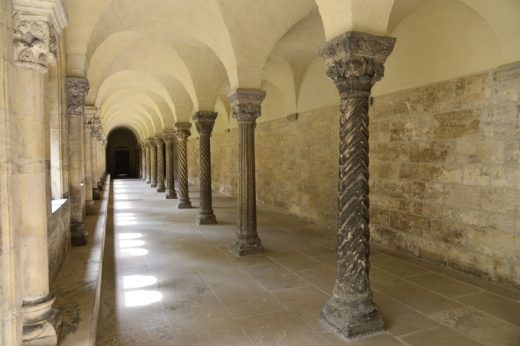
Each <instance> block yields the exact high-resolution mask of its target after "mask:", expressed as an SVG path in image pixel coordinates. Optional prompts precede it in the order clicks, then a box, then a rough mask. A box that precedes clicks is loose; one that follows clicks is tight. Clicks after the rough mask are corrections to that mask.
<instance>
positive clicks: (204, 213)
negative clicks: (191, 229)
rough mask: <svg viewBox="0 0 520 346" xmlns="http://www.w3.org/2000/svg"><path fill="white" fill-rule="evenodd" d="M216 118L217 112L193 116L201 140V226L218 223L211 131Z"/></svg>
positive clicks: (199, 218)
mask: <svg viewBox="0 0 520 346" xmlns="http://www.w3.org/2000/svg"><path fill="white" fill-rule="evenodd" d="M216 118H217V113H216V112H196V113H195V114H194V115H193V120H195V126H196V128H197V131H198V132H199V140H200V164H199V166H200V209H199V213H198V214H197V223H198V224H199V225H214V224H216V223H217V218H216V217H215V214H214V212H213V206H212V196H211V131H213V126H214V125H215V119H216Z"/></svg>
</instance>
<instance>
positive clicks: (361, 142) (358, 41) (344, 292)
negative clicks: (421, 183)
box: [319, 32, 395, 338]
mask: <svg viewBox="0 0 520 346" xmlns="http://www.w3.org/2000/svg"><path fill="white" fill-rule="evenodd" d="M394 43H395V39H394V38H390V37H380V36H373V35H369V34H366V33H361V32H347V33H345V34H343V35H341V36H339V37H337V38H335V39H333V40H332V41H330V42H327V43H326V44H325V46H323V47H322V48H321V49H320V51H319V55H320V56H321V57H322V58H323V60H324V61H325V64H326V67H327V76H328V77H329V78H330V79H332V81H334V83H335V84H336V87H337V88H338V91H339V95H340V98H341V118H340V132H339V137H340V144H339V166H340V167H339V200H338V206H339V219H338V231H337V270H336V286H335V287H334V291H333V294H332V297H331V298H330V300H329V301H328V302H327V304H326V305H325V307H324V308H323V317H324V319H325V320H326V321H327V322H328V323H329V324H331V325H332V326H333V327H334V328H335V329H336V330H337V331H338V332H339V333H340V334H342V335H343V336H345V337H347V338H352V337H355V336H359V335H363V334H369V333H373V332H377V331H381V330H383V329H384V322H383V318H382V317H381V313H380V312H379V309H378V307H377V306H376V305H375V303H374V302H373V300H372V290H371V289H370V281H369V270H370V262H369V253H370V248H369V239H370V230H369V209H368V207H369V195H368V190H369V187H368V105H369V97H370V91H371V89H372V86H373V85H374V84H375V83H376V82H377V81H379V80H380V79H381V78H382V77H383V72H384V66H383V65H384V63H385V61H386V58H387V57H388V55H389V54H390V53H391V52H392V49H393V47H394Z"/></svg>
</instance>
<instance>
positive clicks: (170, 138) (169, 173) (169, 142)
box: [164, 129, 177, 199]
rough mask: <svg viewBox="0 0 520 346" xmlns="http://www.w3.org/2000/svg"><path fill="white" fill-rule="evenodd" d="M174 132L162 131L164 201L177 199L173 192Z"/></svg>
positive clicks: (169, 130)
mask: <svg viewBox="0 0 520 346" xmlns="http://www.w3.org/2000/svg"><path fill="white" fill-rule="evenodd" d="M174 141H175V131H174V130H171V129H166V130H164V142H165V143H166V199H177V193H176V192H175V175H174V173H173V143H174Z"/></svg>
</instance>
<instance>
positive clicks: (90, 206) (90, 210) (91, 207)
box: [85, 201, 97, 215]
mask: <svg viewBox="0 0 520 346" xmlns="http://www.w3.org/2000/svg"><path fill="white" fill-rule="evenodd" d="M85 205H86V209H87V215H95V214H96V213H97V209H96V205H95V204H94V201H85Z"/></svg>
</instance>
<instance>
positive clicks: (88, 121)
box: [84, 106, 96, 215]
mask: <svg viewBox="0 0 520 346" xmlns="http://www.w3.org/2000/svg"><path fill="white" fill-rule="evenodd" d="M95 113H96V109H95V108H94V107H92V106H87V107H85V143H84V146H85V205H86V209H87V215H93V214H95V213H96V209H95V207H94V194H93V188H92V187H93V181H94V178H93V175H92V126H93V116H94V114H95Z"/></svg>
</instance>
